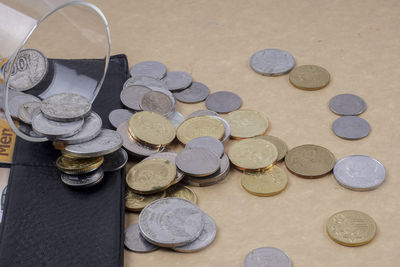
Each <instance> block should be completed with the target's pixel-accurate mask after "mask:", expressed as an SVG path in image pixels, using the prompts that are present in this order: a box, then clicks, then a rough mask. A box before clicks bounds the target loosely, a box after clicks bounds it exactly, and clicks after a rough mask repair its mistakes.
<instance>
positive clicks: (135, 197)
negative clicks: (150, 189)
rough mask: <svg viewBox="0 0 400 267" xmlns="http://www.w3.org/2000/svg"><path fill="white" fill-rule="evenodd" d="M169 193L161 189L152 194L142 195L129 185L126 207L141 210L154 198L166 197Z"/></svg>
mask: <svg viewBox="0 0 400 267" xmlns="http://www.w3.org/2000/svg"><path fill="white" fill-rule="evenodd" d="M166 195H167V193H166V192H165V191H161V192H158V193H155V194H151V195H140V194H136V193H135V192H133V191H132V190H131V189H130V188H129V187H127V188H126V193H125V209H127V210H129V211H132V212H140V211H141V210H142V209H144V207H146V206H147V205H148V204H149V203H151V202H153V201H154V200H157V199H160V198H164V197H165V196H166Z"/></svg>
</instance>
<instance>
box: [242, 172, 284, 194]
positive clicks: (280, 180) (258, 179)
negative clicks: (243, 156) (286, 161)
mask: <svg viewBox="0 0 400 267" xmlns="http://www.w3.org/2000/svg"><path fill="white" fill-rule="evenodd" d="M241 181H242V186H243V188H244V189H245V190H246V191H247V192H249V193H250V194H253V195H256V196H260V197H269V196H274V195H277V194H279V193H280V192H282V191H283V190H284V189H285V188H286V186H287V183H288V178H287V175H286V173H285V171H284V170H282V169H281V168H279V167H278V166H273V167H272V168H270V169H268V170H264V171H260V172H250V171H245V172H243V174H242V179H241Z"/></svg>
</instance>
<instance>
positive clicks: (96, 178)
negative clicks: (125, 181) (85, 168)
mask: <svg viewBox="0 0 400 267" xmlns="http://www.w3.org/2000/svg"><path fill="white" fill-rule="evenodd" d="M103 177H104V172H103V169H102V168H99V169H97V170H95V171H93V172H90V173H85V174H79V175H70V174H66V173H63V172H61V181H62V182H63V183H64V184H66V185H68V186H71V187H75V188H86V187H92V186H95V185H96V184H98V183H100V182H101V181H102V180H103Z"/></svg>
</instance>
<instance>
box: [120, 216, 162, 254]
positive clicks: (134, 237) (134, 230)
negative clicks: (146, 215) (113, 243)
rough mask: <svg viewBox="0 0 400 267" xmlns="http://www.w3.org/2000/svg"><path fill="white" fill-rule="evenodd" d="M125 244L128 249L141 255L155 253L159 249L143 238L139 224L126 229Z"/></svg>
mask: <svg viewBox="0 0 400 267" xmlns="http://www.w3.org/2000/svg"><path fill="white" fill-rule="evenodd" d="M124 244H125V247H126V248H127V249H129V250H131V251H134V252H140V253H144V252H151V251H155V250H157V249H158V248H159V247H158V246H155V245H153V244H151V243H149V242H147V241H146V239H144V238H143V237H142V235H141V234H140V230H139V225H138V224H137V223H135V224H132V225H130V226H129V227H128V228H127V229H126V231H125V241H124Z"/></svg>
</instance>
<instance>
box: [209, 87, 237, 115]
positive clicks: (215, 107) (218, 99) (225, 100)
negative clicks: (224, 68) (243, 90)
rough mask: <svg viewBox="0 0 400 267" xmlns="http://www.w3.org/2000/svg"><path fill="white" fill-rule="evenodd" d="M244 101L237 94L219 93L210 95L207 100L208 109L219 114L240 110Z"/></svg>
mask: <svg viewBox="0 0 400 267" xmlns="http://www.w3.org/2000/svg"><path fill="white" fill-rule="evenodd" d="M241 106H242V99H241V98H240V96H238V95H237V94H235V93H232V92H228V91H219V92H215V93H213V94H211V95H209V96H208V97H207V99H206V107H207V108H208V109H209V110H212V111H215V112H218V113H228V112H232V111H234V110H237V109H239V108H240V107H241Z"/></svg>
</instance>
